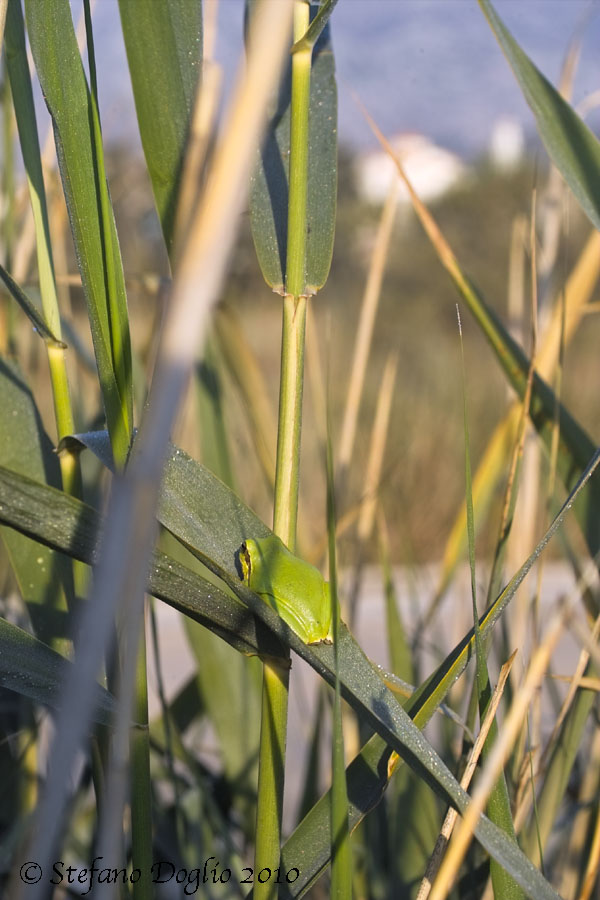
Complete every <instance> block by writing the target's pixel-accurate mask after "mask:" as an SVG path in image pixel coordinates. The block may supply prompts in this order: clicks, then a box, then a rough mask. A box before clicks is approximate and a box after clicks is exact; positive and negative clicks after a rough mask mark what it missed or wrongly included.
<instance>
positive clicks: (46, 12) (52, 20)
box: [25, 0, 133, 460]
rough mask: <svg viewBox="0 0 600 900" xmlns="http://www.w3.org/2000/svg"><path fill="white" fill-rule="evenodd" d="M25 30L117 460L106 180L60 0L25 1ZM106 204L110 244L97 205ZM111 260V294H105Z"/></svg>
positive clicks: (122, 438)
mask: <svg viewBox="0 0 600 900" xmlns="http://www.w3.org/2000/svg"><path fill="white" fill-rule="evenodd" d="M25 11H26V19H27V29H28V33H29V39H30V42H31V49H32V53H33V57H34V60H35V64H36V69H37V73H38V77H39V79H40V84H41V86H42V90H43V93H44V98H45V100H46V104H47V106H48V109H49V111H50V115H51V116H52V124H53V126H54V135H55V141H56V149H57V154H58V162H59V166H60V172H61V177H62V183H63V190H64V193H65V199H66V201H67V208H68V210H69V218H70V222H71V231H72V234H73V240H74V243H75V251H76V255H77V262H78V265H79V270H80V272H81V280H82V284H83V289H84V293H85V297H86V301H87V308H88V316H89V319H90V327H91V331H92V338H93V341H94V351H95V353H96V363H97V366H98V375H99V378H100V386H101V390H102V398H103V402H104V409H105V412H106V418H107V424H108V430H109V432H110V435H111V439H112V440H113V442H114V444H115V448H116V453H117V457H118V459H119V460H124V459H125V458H126V455H127V451H128V448H129V441H130V437H131V433H132V416H133V413H132V403H133V401H132V381H131V349H130V341H129V321H128V315H127V302H126V295H125V279H124V276H123V266H122V263H121V255H120V250H119V244H118V239H117V232H116V228H115V223H114V216H113V214H112V209H111V208H110V200H109V198H108V187H107V185H106V181H105V180H104V179H100V177H99V171H100V168H99V165H98V156H99V154H100V153H101V148H99V146H98V144H97V142H96V141H95V140H94V134H93V128H92V125H91V106H90V104H91V102H92V101H91V98H90V92H89V88H88V84H87V81H86V77H85V73H84V70H83V65H82V62H81V57H80V56H79V50H78V47H77V39H76V36H75V30H74V28H73V21H72V18H71V8H70V5H69V2H68V0H44V3H38V2H37V0H28V2H27V3H26V5H25ZM103 203H104V204H105V205H106V203H108V204H109V206H108V210H109V212H108V215H109V220H110V221H109V232H110V236H111V239H110V245H109V246H107V245H106V242H105V240H104V232H103V228H102V206H103ZM111 266H112V272H113V277H114V290H115V296H114V297H112V308H111V296H112V293H111V294H109V269H110V268H111Z"/></svg>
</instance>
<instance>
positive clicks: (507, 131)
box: [489, 116, 525, 172]
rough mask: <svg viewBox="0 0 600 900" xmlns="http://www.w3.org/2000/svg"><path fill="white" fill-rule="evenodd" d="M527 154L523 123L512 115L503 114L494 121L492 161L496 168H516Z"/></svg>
mask: <svg viewBox="0 0 600 900" xmlns="http://www.w3.org/2000/svg"><path fill="white" fill-rule="evenodd" d="M524 154H525V134H524V132H523V126H522V125H521V123H520V122H519V121H518V120H517V119H514V118H513V117H512V116H501V117H500V118H499V119H497V120H496V122H495V123H494V127H493V128H492V134H491V137H490V146H489V156H490V162H491V163H492V165H493V166H494V167H495V168H496V169H500V170H501V171H502V172H509V171H511V169H516V168H517V166H518V165H519V164H520V162H521V160H522V159H523V156H524Z"/></svg>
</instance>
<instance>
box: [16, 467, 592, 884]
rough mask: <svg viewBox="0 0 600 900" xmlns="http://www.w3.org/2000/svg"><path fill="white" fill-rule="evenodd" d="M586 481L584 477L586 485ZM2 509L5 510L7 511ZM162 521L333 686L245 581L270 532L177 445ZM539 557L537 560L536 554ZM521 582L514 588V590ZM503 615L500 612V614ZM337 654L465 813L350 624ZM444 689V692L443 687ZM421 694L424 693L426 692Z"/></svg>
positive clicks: (523, 870) (487, 842)
mask: <svg viewBox="0 0 600 900" xmlns="http://www.w3.org/2000/svg"><path fill="white" fill-rule="evenodd" d="M584 483H585V482H582V485H581V486H580V488H579V489H580V490H581V489H582V487H583V484H584ZM565 512H566V508H565V509H563V511H562V513H561V516H560V517H559V518H558V519H557V520H556V521H555V523H554V525H553V529H552V530H551V531H550V532H549V534H548V535H547V538H546V540H545V542H543V544H542V546H541V547H540V548H538V551H537V555H539V553H540V552H541V549H543V546H545V543H547V540H549V539H550V536H551V535H552V534H553V533H554V531H555V530H556V528H557V527H558V524H560V521H562V517H563V516H564V514H565ZM0 514H2V515H3V514H4V513H3V511H0ZM160 518H161V520H162V521H163V524H165V525H166V526H167V527H168V528H169V529H170V530H171V531H172V532H173V533H175V534H176V536H177V537H178V538H179V539H180V540H182V542H183V543H184V544H186V545H187V546H188V547H189V548H190V549H191V550H192V551H193V552H194V554H195V555H196V556H197V557H198V558H199V559H200V560H201V561H202V562H203V563H204V564H205V565H207V566H208V567H209V568H210V569H211V570H212V571H213V572H214V573H215V574H217V575H219V576H220V577H221V578H222V580H223V581H225V583H226V584H227V585H228V586H229V587H230V588H231V590H233V591H234V592H235V593H236V594H237V595H238V596H239V597H240V599H242V600H243V601H244V602H245V603H247V604H248V606H249V607H250V608H251V609H252V611H253V612H254V613H255V614H256V615H257V616H258V617H259V618H261V619H262V620H263V621H264V622H265V623H266V624H267V625H268V626H269V628H270V629H271V630H272V631H274V632H275V633H276V634H277V636H278V637H279V638H280V639H281V640H283V641H284V642H285V643H286V644H287V645H288V646H290V647H291V648H292V649H294V650H295V651H296V652H297V653H298V654H299V655H300V656H302V657H303V658H304V659H305V660H306V661H307V662H308V663H309V664H310V665H311V666H312V667H313V668H315V669H316V671H317V672H318V673H319V674H320V675H321V676H322V677H323V678H325V679H326V680H327V681H328V682H329V683H330V684H334V683H335V661H334V650H333V648H332V647H331V646H330V645H312V646H309V645H306V644H304V643H303V642H302V641H301V640H300V639H299V638H298V637H297V636H296V635H295V634H294V633H293V632H292V631H291V630H290V629H289V628H288V627H287V626H286V625H285V623H284V622H283V621H282V620H281V619H279V617H278V616H277V615H276V614H275V613H274V611H273V610H271V609H270V608H269V607H268V606H267V605H266V604H265V603H264V602H262V601H261V600H260V599H259V598H258V597H256V596H255V595H254V594H253V593H252V592H251V591H250V590H249V589H248V588H247V587H246V586H245V585H244V584H243V583H242V582H241V581H240V580H239V576H238V573H237V569H236V554H237V551H238V550H239V548H240V546H241V544H242V542H243V541H244V540H245V538H246V537H250V536H253V537H257V536H258V537H260V536H261V535H263V536H264V535H265V533H266V534H268V533H269V530H268V529H267V528H266V526H265V525H264V524H263V523H262V522H260V520H259V519H257V518H256V516H255V515H254V514H253V513H252V512H251V511H250V510H249V509H247V508H246V507H245V506H244V505H243V504H242V503H241V501H240V500H239V499H238V498H237V497H235V495H233V494H231V492H229V491H228V489H227V488H226V487H225V486H224V485H222V484H221V483H220V482H219V481H218V480H217V479H215V478H214V476H212V475H211V473H209V472H207V471H206V470H204V469H203V467H202V466H200V465H199V464H198V463H195V462H194V461H193V460H192V459H190V457H188V456H187V455H186V454H184V453H183V452H182V451H180V450H174V451H173V452H172V454H171V457H170V459H169V461H168V463H167V467H166V476H165V482H164V489H163V496H162V503H161V509H160ZM178 532H179V533H178ZM534 557H535V558H537V556H536V555H535V554H534ZM532 564H533V559H532V560H531V561H529V567H530V566H531V565H532ZM526 571H528V568H527V567H524V569H523V571H522V572H520V573H519V576H520V577H521V580H522V578H523V577H525V573H526ZM517 580H518V579H517ZM514 583H516V581H515V582H514ZM514 583H513V584H512V585H511V587H513V588H514ZM513 592H514V591H513ZM506 602H508V600H506V601H505V603H506ZM499 614H500V611H498V612H497V615H499ZM467 643H468V641H467ZM338 653H339V657H338V659H339V669H340V671H339V675H340V681H341V683H342V690H343V694H344V697H345V699H346V700H347V701H348V702H349V703H350V704H351V705H352V706H353V707H354V708H355V709H356V710H357V712H358V713H359V715H360V716H361V718H362V719H363V720H364V721H365V722H366V723H368V724H369V725H370V726H371V727H372V728H373V729H374V730H376V731H377V732H378V734H379V735H381V737H382V738H383V739H384V740H385V741H386V742H387V743H389V744H390V746H392V747H393V749H394V750H396V752H397V753H398V754H399V755H400V756H402V758H403V759H405V761H406V762H407V763H408V764H409V765H410V766H411V768H413V769H414V770H415V771H416V772H417V774H418V775H419V777H421V778H423V779H424V780H425V781H426V782H427V783H428V784H429V785H430V786H431V787H432V788H433V789H434V790H435V791H436V792H437V793H439V795H440V796H441V797H442V799H443V800H444V801H445V802H449V803H452V804H453V805H456V806H457V807H458V809H459V810H464V809H465V808H466V804H467V803H468V797H467V795H466V793H465V792H464V791H463V790H462V789H461V788H460V786H459V785H458V783H457V781H456V779H455V778H454V777H453V776H452V774H451V773H450V772H449V771H448V769H447V768H446V766H445V765H444V764H443V763H442V761H441V760H440V759H439V757H438V756H437V754H436V753H435V751H434V750H433V749H432V747H431V745H430V744H429V743H428V742H427V741H426V740H425V739H424V738H423V736H422V735H421V733H420V731H419V730H418V728H417V727H416V726H415V725H414V724H413V723H412V722H411V720H410V719H409V717H408V715H407V714H406V712H405V711H404V710H403V709H402V707H401V706H400V705H399V704H398V702H397V700H396V698H395V697H394V696H393V694H392V693H391V692H390V691H389V690H388V689H387V688H386V686H385V685H384V684H383V683H382V681H381V680H380V678H379V676H378V675H377V673H376V672H375V670H374V669H373V667H372V665H371V663H370V662H369V660H368V659H367V658H366V657H365V656H364V654H363V652H362V651H361V649H360V648H359V647H358V645H357V644H356V642H355V641H354V639H353V638H352V636H351V635H350V633H349V632H348V630H347V629H346V628H345V627H344V626H341V627H340V633H339V636H338ZM435 688H436V686H435V685H434V686H433V688H431V686H430V685H426V686H425V689H428V690H429V689H430V690H431V693H432V694H433V693H435ZM437 688H438V689H439V685H437ZM416 693H417V694H418V695H419V696H421V695H422V693H423V690H420V691H418V692H416ZM475 833H476V836H477V838H478V839H479V840H480V842H481V843H482V844H483V846H484V847H485V848H486V849H487V850H488V852H489V853H490V854H491V855H492V856H494V858H496V859H498V860H499V861H500V862H501V863H502V865H503V866H504V867H505V868H506V869H507V871H509V872H510V873H511V874H512V875H513V877H514V878H515V880H517V881H518V883H519V884H521V886H522V887H523V888H524V890H525V891H526V892H527V893H528V894H529V895H530V896H535V897H552V898H556V896H557V895H556V894H555V893H554V891H553V890H552V889H551V888H550V886H549V885H548V883H547V882H546V881H545V880H544V879H543V877H542V876H541V875H540V873H539V872H538V871H537V870H536V869H535V868H534V867H533V866H531V864H530V863H529V862H528V861H527V860H526V859H525V857H524V856H523V854H522V853H521V852H520V851H519V850H518V848H517V847H516V846H515V845H514V844H511V842H510V841H508V839H507V838H506V836H505V835H504V834H503V833H502V832H500V831H499V830H498V829H497V828H496V827H495V826H493V825H492V823H490V822H489V821H488V820H487V819H486V818H485V817H483V816H482V817H481V819H480V820H479V822H478V825H477V829H476V832H475Z"/></svg>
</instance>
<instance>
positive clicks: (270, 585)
mask: <svg viewBox="0 0 600 900" xmlns="http://www.w3.org/2000/svg"><path fill="white" fill-rule="evenodd" d="M238 558H239V563H240V567H241V571H242V576H241V577H242V581H244V582H245V583H246V584H247V585H248V587H249V588H250V590H251V591H254V593H255V594H258V596H259V597H260V598H261V599H262V600H264V601H265V603H267V604H268V605H269V606H270V607H271V608H272V609H274V610H275V612H276V613H278V614H279V615H280V616H281V618H282V619H283V621H284V622H286V624H287V625H289V626H290V628H291V629H292V631H293V632H294V633H295V634H297V635H298V637H299V638H300V639H301V640H303V641H304V643H305V644H319V643H321V642H326V643H328V644H330V643H332V640H333V633H332V627H333V626H332V621H331V597H330V594H329V584H328V583H327V582H326V581H324V579H323V576H322V575H321V573H320V572H319V570H318V569H316V568H315V567H314V566H311V565H310V563H307V562H304V561H303V560H301V559H298V557H297V556H294V555H293V554H292V553H290V551H289V550H288V549H287V547H286V546H285V544H284V543H283V542H282V541H281V540H280V539H279V538H278V537H277V536H276V535H274V534H272V535H269V537H266V538H259V539H258V540H250V539H249V540H247V541H245V542H244V543H243V544H242V546H241V547H240V550H239V552H238Z"/></svg>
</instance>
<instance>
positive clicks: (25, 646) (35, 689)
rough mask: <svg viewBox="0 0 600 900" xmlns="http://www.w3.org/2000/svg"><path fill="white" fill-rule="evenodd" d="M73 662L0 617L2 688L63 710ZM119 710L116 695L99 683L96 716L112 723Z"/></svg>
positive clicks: (0, 681)
mask: <svg viewBox="0 0 600 900" xmlns="http://www.w3.org/2000/svg"><path fill="white" fill-rule="evenodd" d="M70 665H72V663H70V662H69V661H68V660H67V659H65V658H64V656H61V655H60V653H56V651H55V650H52V649H51V648H50V647H48V646H47V645H46V644H43V643H42V642H41V641H38V640H37V638H35V637H33V635H31V634H27V632H26V631H23V629H22V628H18V627H17V626H16V625H12V624H11V623H10V622H7V621H6V619H2V618H0V688H6V689H7V690H9V691H16V693H17V694H21V695H22V696H23V697H28V698H29V699H30V700H33V701H34V702H35V703H42V704H44V706H52V707H55V708H57V709H59V708H60V703H61V688H62V686H63V682H64V679H65V674H66V670H67V668H68V667H69V666H70ZM115 709H116V703H115V700H114V697H113V696H112V694H109V693H108V691H107V690H105V688H103V687H101V686H100V685H97V686H96V699H95V713H94V719H95V720H96V721H97V722H100V723H101V724H103V725H111V724H112V720H113V714H114V712H115Z"/></svg>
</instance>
